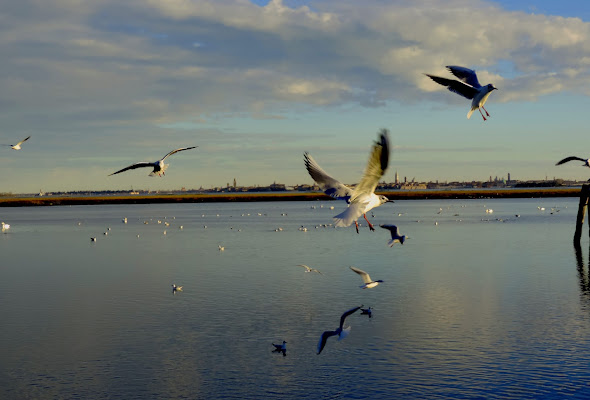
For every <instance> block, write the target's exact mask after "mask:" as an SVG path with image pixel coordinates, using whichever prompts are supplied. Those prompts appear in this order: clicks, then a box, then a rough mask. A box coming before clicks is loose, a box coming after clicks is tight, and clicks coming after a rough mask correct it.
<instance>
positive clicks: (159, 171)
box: [109, 146, 198, 176]
mask: <svg viewBox="0 0 590 400" xmlns="http://www.w3.org/2000/svg"><path fill="white" fill-rule="evenodd" d="M197 147H198V146H192V147H181V148H180V149H176V150H172V151H171V152H170V153H168V154H166V155H165V156H164V157H163V158H162V159H160V160H158V161H154V162H148V161H142V162H138V163H135V164H131V165H130V166H128V167H125V168H123V169H120V170H119V171H117V172H113V173H112V174H110V175H109V176H111V175H115V174H119V173H121V172H124V171H127V170H130V169H135V168H144V167H146V168H153V169H154V170H153V171H152V172H150V174H149V176H156V175H158V176H162V175H166V174H165V172H166V169H167V168H168V164H164V160H165V159H166V158H167V157H168V156H171V155H172V154H174V153H178V152H179V151H184V150H190V149H195V148H197Z"/></svg>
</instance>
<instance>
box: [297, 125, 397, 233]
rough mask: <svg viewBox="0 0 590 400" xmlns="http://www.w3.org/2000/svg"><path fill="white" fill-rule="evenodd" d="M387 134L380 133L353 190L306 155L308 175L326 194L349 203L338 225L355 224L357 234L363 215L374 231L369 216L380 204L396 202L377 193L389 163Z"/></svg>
mask: <svg viewBox="0 0 590 400" xmlns="http://www.w3.org/2000/svg"><path fill="white" fill-rule="evenodd" d="M388 133H389V132H388V130H387V129H381V131H380V132H379V140H378V141H377V142H375V143H374V144H373V148H372V150H371V154H370V156H369V162H368V163H367V166H366V168H365V172H364V174H363V177H362V178H361V181H360V182H359V184H358V185H356V186H355V187H354V188H351V187H348V186H346V185H344V184H342V183H340V182H339V181H337V180H336V179H334V178H332V177H331V176H330V175H328V174H327V173H326V172H325V171H324V170H323V169H322V168H321V167H320V166H319V165H318V163H317V162H316V161H315V160H314V159H313V158H312V157H311V156H310V155H309V154H308V153H305V154H304V159H305V167H306V168H307V172H309V175H310V176H311V177H312V178H313V180H314V181H315V182H316V183H317V184H318V185H319V186H320V188H321V189H322V190H323V191H324V193H326V194H327V195H328V196H332V197H334V198H335V199H340V200H346V202H347V203H348V208H347V209H346V210H345V211H344V212H342V213H340V214H338V215H336V216H335V217H334V223H335V225H336V226H339V227H344V226H350V225H351V224H352V223H353V222H354V224H355V226H356V232H357V233H358V231H359V224H358V221H357V220H358V219H359V218H360V216H361V215H362V216H363V217H364V218H365V220H366V221H367V223H368V224H369V229H370V230H372V231H374V230H375V228H374V227H373V224H371V222H369V220H368V219H367V215H366V213H367V212H368V211H370V210H371V209H373V208H375V207H379V206H380V205H381V204H384V203H388V202H390V203H393V200H389V199H388V198H387V197H385V196H378V195H376V194H375V189H376V188H377V184H378V183H379V179H381V177H382V176H383V174H384V173H385V170H386V169H387V166H388V164H389V137H388Z"/></svg>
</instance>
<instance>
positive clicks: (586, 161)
mask: <svg viewBox="0 0 590 400" xmlns="http://www.w3.org/2000/svg"><path fill="white" fill-rule="evenodd" d="M570 161H582V162H583V163H584V164H582V166H583V167H590V159H587V158H580V157H576V156H570V157H566V158H564V159H563V160H561V161H559V162H558V163H557V164H555V165H561V164H565V163H566V162H570Z"/></svg>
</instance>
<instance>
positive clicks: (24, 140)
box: [16, 136, 31, 146]
mask: <svg viewBox="0 0 590 400" xmlns="http://www.w3.org/2000/svg"><path fill="white" fill-rule="evenodd" d="M30 138H31V137H30V136H28V137H27V138H25V139H23V140H21V141H20V142H18V143H17V144H16V145H17V146H18V145H19V144H23V143H24V142H26V141H27V140H29V139H30Z"/></svg>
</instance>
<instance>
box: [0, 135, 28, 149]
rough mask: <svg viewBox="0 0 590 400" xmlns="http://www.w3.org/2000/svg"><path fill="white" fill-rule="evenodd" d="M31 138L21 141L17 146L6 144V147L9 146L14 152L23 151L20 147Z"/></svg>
mask: <svg viewBox="0 0 590 400" xmlns="http://www.w3.org/2000/svg"><path fill="white" fill-rule="evenodd" d="M30 138H31V137H30V136H28V137H27V138H25V139H23V140H21V141H20V142H18V143H17V144H5V145H4V146H9V147H10V148H11V149H12V150H20V149H21V147H20V145H21V144H23V143H24V142H26V141H27V140H29V139H30Z"/></svg>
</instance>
